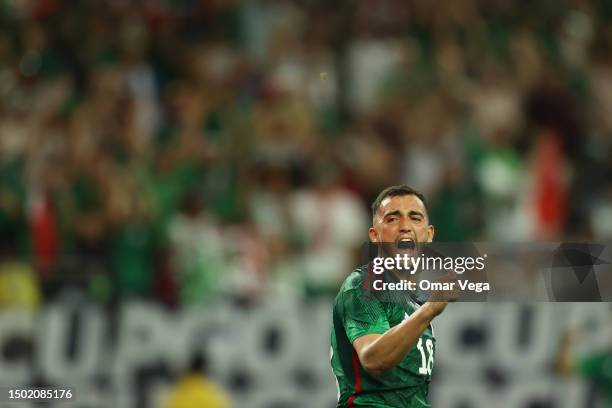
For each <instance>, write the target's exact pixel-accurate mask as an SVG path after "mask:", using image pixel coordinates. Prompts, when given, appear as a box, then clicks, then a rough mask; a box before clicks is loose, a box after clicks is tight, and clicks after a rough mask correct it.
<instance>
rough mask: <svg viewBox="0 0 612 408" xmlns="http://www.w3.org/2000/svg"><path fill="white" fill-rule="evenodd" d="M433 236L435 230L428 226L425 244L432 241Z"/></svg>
mask: <svg viewBox="0 0 612 408" xmlns="http://www.w3.org/2000/svg"><path fill="white" fill-rule="evenodd" d="M434 235H436V229H435V228H434V226H433V225H431V224H429V225H428V226H427V242H431V241H433V238H434Z"/></svg>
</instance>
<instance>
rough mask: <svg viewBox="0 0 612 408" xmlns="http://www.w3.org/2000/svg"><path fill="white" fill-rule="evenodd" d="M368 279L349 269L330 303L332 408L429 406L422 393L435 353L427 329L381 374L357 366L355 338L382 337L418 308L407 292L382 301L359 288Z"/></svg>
mask: <svg viewBox="0 0 612 408" xmlns="http://www.w3.org/2000/svg"><path fill="white" fill-rule="evenodd" d="M369 276H370V275H369V274H368V271H367V267H365V266H364V267H362V268H359V269H356V270H355V271H353V272H352V273H351V274H350V275H349V277H348V278H347V279H346V280H345V281H344V283H343V284H342V287H341V288H340V291H339V293H338V296H336V299H335V301H334V309H333V327H332V333H331V365H332V369H333V372H334V375H335V377H336V381H337V386H338V405H337V407H338V408H340V407H342V408H344V407H376V408H397V407H402V408H424V407H430V405H429V403H428V402H427V394H428V386H429V381H430V379H431V371H432V368H433V361H434V351H435V338H434V334H433V329H432V327H431V325H430V326H429V327H428V328H427V329H426V330H425V331H424V332H423V333H422V334H421V337H420V338H419V340H418V342H417V344H416V345H415V346H414V347H413V348H412V350H410V352H409V353H408V354H407V355H406V357H405V358H404V360H403V361H401V362H400V363H399V364H398V365H397V366H395V367H393V368H392V369H390V370H388V371H386V372H385V373H383V374H382V375H380V376H378V377H373V376H371V375H369V374H368V373H367V372H365V370H364V369H363V367H362V366H361V364H360V362H359V358H358V357H357V352H356V351H355V349H354V348H353V341H354V340H355V339H357V338H359V337H361V336H364V335H366V334H372V333H377V334H383V333H385V332H386V331H387V330H389V328H391V327H394V326H396V325H398V324H400V323H401V322H402V321H403V320H404V319H406V318H408V317H409V316H410V315H411V314H412V313H414V311H415V310H416V309H417V308H418V307H419V304H418V303H416V302H415V301H414V300H412V298H410V297H409V296H406V294H398V297H397V298H395V299H389V298H388V297H387V298H385V299H383V297H381V296H377V295H376V293H375V292H369V291H368V290H364V288H365V287H366V286H364V285H369V284H370V277H369ZM374 276H375V275H374ZM394 295H395V294H394Z"/></svg>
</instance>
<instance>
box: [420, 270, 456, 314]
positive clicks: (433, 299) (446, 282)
mask: <svg viewBox="0 0 612 408" xmlns="http://www.w3.org/2000/svg"><path fill="white" fill-rule="evenodd" d="M436 283H437V284H438V285H437V287H438V288H439V289H436V290H434V291H433V292H432V293H431V295H430V297H429V300H428V301H427V302H426V303H425V305H427V307H428V308H429V310H430V311H431V313H432V315H433V316H434V317H435V316H438V315H439V314H440V313H442V312H443V311H444V309H446V306H448V303H449V302H454V301H456V300H457V298H458V297H459V285H458V284H457V279H456V278H455V274H454V273H452V272H449V273H447V274H446V275H444V276H442V277H441V278H440V279H438V281H437V282H436Z"/></svg>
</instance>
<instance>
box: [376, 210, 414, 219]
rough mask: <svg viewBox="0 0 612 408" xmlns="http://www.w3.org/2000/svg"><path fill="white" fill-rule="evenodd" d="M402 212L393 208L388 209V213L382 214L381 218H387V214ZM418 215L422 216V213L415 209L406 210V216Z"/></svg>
mask: <svg viewBox="0 0 612 408" xmlns="http://www.w3.org/2000/svg"><path fill="white" fill-rule="evenodd" d="M401 214H402V212H401V211H400V210H393V211H389V212H388V213H385V214H383V218H387V217H389V216H392V215H401ZM415 215H418V216H419V217H424V215H423V213H422V212H420V211H417V210H410V211H408V216H410V217H412V216H415Z"/></svg>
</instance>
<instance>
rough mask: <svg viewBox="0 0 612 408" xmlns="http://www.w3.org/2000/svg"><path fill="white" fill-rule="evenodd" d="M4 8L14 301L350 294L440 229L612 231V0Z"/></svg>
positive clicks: (483, 236) (124, 1)
mask: <svg viewBox="0 0 612 408" xmlns="http://www.w3.org/2000/svg"><path fill="white" fill-rule="evenodd" d="M561 3H563V7H562V6H560V4H559V2H558V1H557V2H553V1H538V2H535V3H532V2H521V1H517V2H508V1H490V0H481V1H480V0H462V1H457V2H444V4H443V5H441V2H437V1H411V2H403V1H393V0H374V1H373V0H367V1H366V0H359V1H346V0H345V1H338V2H326V1H319V0H310V1H308V0H303V1H275V0H268V1H263V0H259V1H238V0H232V1H229V0H225V1H218V0H201V1H195V0H193V1H173V0H154V1H137V0H107V1H101V0H98V1H61V0H24V1H10V0H0V238H1V239H0V241H1V243H2V245H1V248H2V252H1V254H2V266H1V267H0V306H1V307H9V306H23V307H31V308H36V307H38V305H40V303H41V302H44V301H45V300H47V299H52V298H53V297H54V296H55V295H57V294H58V293H61V290H62V289H63V288H65V287H67V286H76V287H80V288H82V289H84V290H85V291H86V292H87V293H88V294H89V295H91V297H92V298H93V299H96V301H98V302H100V303H101V304H112V303H113V302H114V301H115V300H117V299H120V298H123V297H126V296H127V297H131V296H138V297H145V298H156V299H159V300H160V301H162V302H164V303H166V304H168V305H170V306H174V305H186V304H194V303H202V302H206V301H208V300H209V299H211V298H214V297H215V296H218V295H221V294H223V295H231V296H235V297H236V298H237V299H240V300H243V301H247V302H250V301H253V300H257V299H258V298H260V297H261V296H262V295H264V294H269V293H275V292H283V293H295V294H296V295H301V294H304V293H305V294H308V295H313V296H316V295H317V294H320V293H332V292H334V291H335V290H336V289H337V285H338V283H339V282H340V281H341V280H342V278H343V277H344V276H345V275H346V273H348V271H350V270H351V268H352V266H353V265H354V262H355V259H356V258H355V256H358V255H356V254H358V252H359V247H360V245H361V244H362V243H363V242H364V241H365V240H366V238H367V237H366V231H367V227H368V225H369V220H368V218H369V211H368V204H369V203H370V202H371V201H372V199H373V198H374V197H375V195H376V194H377V193H378V192H379V191H380V190H381V188H383V187H385V186H388V185H391V184H399V183H407V184H410V185H412V186H414V187H416V188H418V189H420V190H421V191H423V192H424V193H425V195H426V196H427V197H428V200H429V203H428V205H429V211H430V215H431V218H432V220H433V222H434V224H435V225H437V226H438V231H437V236H436V238H437V240H439V241H462V240H466V239H474V240H476V239H478V240H507V241H512V240H514V241H521V240H523V241H524V240H537V239H545V240H562V239H592V240H606V239H610V238H611V237H612V184H611V180H612V177H611V171H612V145H611V136H612V111H611V110H612V29H611V28H610V27H612V25H610V21H611V20H612V3H611V2H609V1H604V0H601V1H588V0H587V1H583V0H575V1H569V0H565V1H562V2H561Z"/></svg>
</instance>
